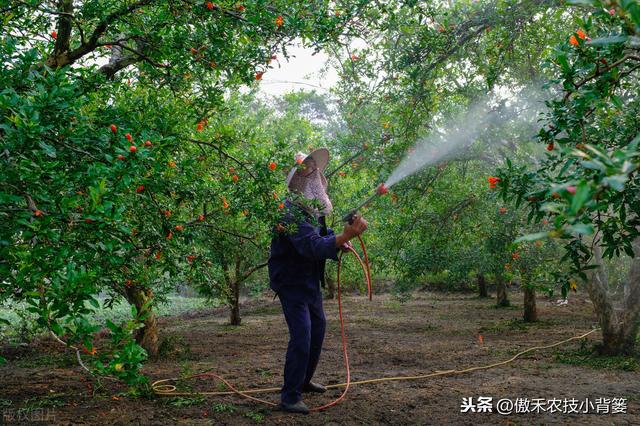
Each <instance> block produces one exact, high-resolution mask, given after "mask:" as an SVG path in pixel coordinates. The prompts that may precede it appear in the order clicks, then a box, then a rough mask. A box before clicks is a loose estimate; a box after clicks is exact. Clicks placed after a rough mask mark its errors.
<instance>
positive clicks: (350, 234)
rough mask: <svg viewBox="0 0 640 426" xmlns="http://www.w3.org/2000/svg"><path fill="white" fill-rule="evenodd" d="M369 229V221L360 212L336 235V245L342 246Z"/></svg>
mask: <svg viewBox="0 0 640 426" xmlns="http://www.w3.org/2000/svg"><path fill="white" fill-rule="evenodd" d="M366 230H367V221H366V220H364V218H363V217H362V216H360V215H358V214H356V215H354V216H353V222H352V223H348V224H346V225H345V226H344V230H343V231H342V234H340V235H337V236H336V247H340V248H341V247H342V245H343V244H345V243H347V242H349V240H350V239H352V238H355V237H357V236H358V235H361V234H362V233H363V232H364V231H366Z"/></svg>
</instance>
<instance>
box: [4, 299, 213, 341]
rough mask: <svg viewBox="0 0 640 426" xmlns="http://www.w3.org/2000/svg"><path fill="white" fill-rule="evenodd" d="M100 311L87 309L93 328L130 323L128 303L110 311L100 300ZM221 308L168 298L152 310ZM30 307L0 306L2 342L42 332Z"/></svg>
mask: <svg viewBox="0 0 640 426" xmlns="http://www.w3.org/2000/svg"><path fill="white" fill-rule="evenodd" d="M98 302H99V304H100V307H99V308H98V309H95V308H94V307H93V306H91V305H90V304H89V303H88V302H87V303H85V306H86V307H87V308H88V309H92V310H94V312H93V313H92V314H91V315H89V316H88V317H87V320H88V321H89V322H90V323H91V324H98V325H104V324H105V322H106V320H107V319H109V320H111V321H113V322H115V323H116V324H118V323H120V322H122V321H127V320H130V319H131V306H130V305H129V303H127V302H126V301H124V299H120V300H118V301H117V302H115V303H114V304H113V306H112V307H111V308H108V307H106V306H105V303H106V298H101V297H99V298H98ZM218 306H221V303H220V301H218V300H217V299H216V300H214V301H209V302H208V301H207V299H206V298H204V297H182V296H175V295H173V296H167V297H166V301H164V302H158V303H157V304H155V306H154V307H153V308H154V310H155V312H156V314H157V315H158V316H160V317H162V316H174V315H180V314H182V313H184V312H193V311H197V310H203V309H208V308H214V307H218ZM27 307H28V305H27V304H26V303H24V302H16V301H13V300H10V299H9V300H6V301H4V305H0V318H4V319H6V320H8V321H9V322H10V324H11V326H0V340H2V339H6V340H8V341H12V340H16V341H30V340H31V338H33V337H35V336H36V335H37V334H39V333H40V332H41V331H42V330H41V328H40V327H36V326H35V319H36V316H35V315H34V314H32V313H30V312H27V311H26V308H27Z"/></svg>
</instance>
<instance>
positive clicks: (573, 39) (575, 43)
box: [569, 36, 580, 46]
mask: <svg viewBox="0 0 640 426" xmlns="http://www.w3.org/2000/svg"><path fill="white" fill-rule="evenodd" d="M569 44H571V45H573V46H579V45H580V43H579V42H578V39H577V38H576V36H571V37H569Z"/></svg>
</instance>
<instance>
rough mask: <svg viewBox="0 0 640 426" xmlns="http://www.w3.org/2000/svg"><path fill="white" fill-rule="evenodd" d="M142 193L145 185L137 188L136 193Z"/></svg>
mask: <svg viewBox="0 0 640 426" xmlns="http://www.w3.org/2000/svg"><path fill="white" fill-rule="evenodd" d="M142 191H144V185H140V186H139V187H137V188H136V192H137V193H138V194H139V193H141V192H142Z"/></svg>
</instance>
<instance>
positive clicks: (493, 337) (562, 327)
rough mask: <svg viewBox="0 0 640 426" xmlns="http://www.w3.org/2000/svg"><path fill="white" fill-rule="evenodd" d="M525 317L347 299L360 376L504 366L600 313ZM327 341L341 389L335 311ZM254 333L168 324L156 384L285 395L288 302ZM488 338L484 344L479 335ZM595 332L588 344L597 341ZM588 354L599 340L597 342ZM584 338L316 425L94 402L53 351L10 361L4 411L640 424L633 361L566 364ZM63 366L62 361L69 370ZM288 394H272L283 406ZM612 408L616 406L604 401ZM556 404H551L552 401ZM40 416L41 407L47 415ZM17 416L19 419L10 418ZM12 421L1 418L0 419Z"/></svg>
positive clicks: (231, 402)
mask: <svg viewBox="0 0 640 426" xmlns="http://www.w3.org/2000/svg"><path fill="white" fill-rule="evenodd" d="M512 300H513V301H515V303H516V305H518V306H516V307H515V308H510V309H500V310H499V309H495V308H493V301H492V300H490V299H477V298H475V297H474V296H472V295H462V294H441V293H418V294H416V295H415V296H414V298H413V300H411V301H409V302H407V303H405V304H400V303H399V302H397V301H396V300H394V299H392V298H391V297H390V296H386V295H385V296H376V297H375V299H374V301H373V302H368V301H367V300H366V298H364V297H357V296H353V297H347V298H346V300H345V301H344V305H345V315H346V318H347V327H348V328H347V334H348V338H349V354H350V359H351V368H352V379H353V380H362V379H368V378H374V377H379V376H396V375H415V374H424V373H427V372H431V371H434V370H448V369H452V368H462V367H468V366H474V365H483V364H489V363H493V362H496V361H499V360H504V359H507V358H509V357H511V356H512V355H514V354H515V353H516V352H519V351H521V350H523V349H526V348H528V347H530V346H535V345H542V344H548V343H552V342H555V341H559V340H562V339H565V338H568V337H571V336H573V335H577V334H580V333H583V332H585V331H588V330H589V329H590V328H591V327H592V325H594V324H595V317H594V315H593V313H592V309H591V306H590V303H589V302H588V300H586V299H585V298H584V296H581V295H578V297H574V298H573V299H572V300H571V304H570V305H569V306H563V307H558V306H554V305H552V304H551V303H549V302H547V301H546V299H543V298H540V299H539V300H538V308H539V314H540V315H539V316H540V318H541V321H540V322H539V323H538V324H536V325H525V324H523V323H522V322H521V321H519V318H520V316H521V311H520V306H519V305H520V300H521V296H520V295H519V294H514V295H512ZM325 310H326V313H327V318H328V327H327V335H326V340H325V346H324V350H323V354H322V359H321V362H320V366H319V368H318V372H317V375H316V377H317V379H318V381H320V382H322V383H325V384H331V383H338V382H342V381H343V380H344V371H343V367H342V358H341V352H340V330H339V323H338V321H337V303H336V302H335V301H330V302H326V303H325ZM243 314H244V319H243V325H242V326H240V327H230V326H227V325H225V323H226V321H227V317H226V312H224V311H219V312H216V313H214V312H207V313H201V314H193V315H188V316H187V315H185V316H182V317H172V318H163V319H162V320H161V330H162V331H163V337H165V338H166V337H168V342H170V344H168V345H166V347H165V351H166V353H167V354H168V358H167V359H165V360H162V361H157V362H149V363H147V364H146V366H145V368H144V371H145V373H146V374H147V375H149V377H150V378H152V379H154V380H155V379H159V378H166V377H175V376H179V375H180V374H184V373H194V372H198V371H201V370H204V369H208V368H211V367H214V366H215V367H216V371H217V372H218V373H219V374H222V375H223V376H225V377H226V378H227V379H228V380H230V381H231V382H233V383H235V384H237V385H238V386H242V387H244V388H249V387H255V386H260V387H263V386H279V385H280V383H281V372H282V363H283V357H284V351H285V348H286V342H287V332H286V326H285V322H284V319H283V317H282V314H281V311H280V306H279V303H278V301H277V300H276V301H272V300H267V299H265V300H263V301H261V302H260V303H258V304H255V303H252V307H251V308H248V309H245V312H243ZM479 334H482V336H483V343H480V342H479V338H478V335H479ZM598 338H599V335H598V333H595V334H593V335H591V336H590V339H589V340H591V341H594V340H597V339H598ZM589 344H590V343H589ZM580 346H581V343H580V342H577V341H576V342H571V343H570V344H568V345H566V346H563V347H562V348H559V349H557V350H555V349H551V350H547V351H544V352H536V353H533V354H528V355H525V356H524V357H523V359H519V360H517V361H515V362H513V363H511V364H509V365H507V366H504V367H499V368H496V369H492V370H485V371H478V372H474V373H471V374H465V375H459V376H453V377H439V378H433V379H427V380H423V381H410V382H391V383H382V384H374V385H362V386H354V387H352V389H351V390H350V392H349V394H348V396H347V399H346V400H345V401H344V402H342V403H341V404H339V405H338V406H336V407H334V408H332V409H329V410H327V411H324V412H321V413H314V414H311V415H309V416H292V415H288V414H285V413H281V412H275V411H271V410H269V409H268V408H265V407H263V406H260V405H257V404H254V403H251V402H244V401H242V400H240V399H238V398H235V397H224V398H217V399H212V398H208V399H206V398H201V399H198V398H179V399H167V398H160V399H156V400H146V399H138V400H133V399H129V398H127V397H119V396H117V395H118V392H122V391H123V388H122V387H117V386H114V385H111V384H110V383H105V386H106V387H105V388H103V389H102V390H100V391H99V392H97V394H96V396H94V397H91V392H90V389H95V388H96V385H95V383H93V384H92V383H90V382H87V381H81V376H82V375H81V374H79V369H78V367H77V366H75V365H74V362H73V358H72V357H71V356H70V355H65V354H63V353H61V352H60V351H59V349H58V347H57V346H55V345H54V344H53V343H50V342H49V343H47V342H42V343H41V344H40V345H39V347H38V348H37V350H36V351H34V350H33V349H31V350H29V349H25V351H24V353H22V354H20V353H13V354H8V355H9V357H10V358H13V360H12V361H10V362H9V363H8V364H7V365H6V366H3V367H1V368H0V375H1V377H2V389H1V390H0V402H2V404H3V405H4V407H0V408H2V409H3V410H4V411H3V412H4V413H5V422H7V423H9V424H11V422H10V421H7V419H6V413H7V412H8V413H12V411H10V410H13V413H14V414H15V413H16V410H17V409H18V408H19V407H30V408H31V409H32V412H31V416H32V418H31V420H37V419H36V418H34V417H33V416H34V415H36V414H37V413H39V414H40V415H41V416H45V415H49V421H48V423H51V424H103V423H108V424H123V425H125V424H126V425H130V424H145V425H146V424H158V425H160V424H162V425H164V424H190V425H191V424H213V423H215V424H234V425H235V424H255V423H258V422H261V423H265V424H298V423H300V422H304V423H305V424H314V425H316V424H323V425H325V424H363V425H364V424H366V425H369V424H434V425H443V424H459V425H476V424H500V425H504V424H589V425H611V424H640V397H639V396H640V380H639V379H640V374H639V373H638V370H637V368H635V367H634V366H633V365H632V366H631V367H634V368H631V367H630V368H628V369H629V370H635V371H625V370H623V369H620V368H606V369H602V368H594V367H592V366H588V365H569V364H566V363H561V362H559V361H558V358H559V357H568V358H570V359H573V358H576V359H578V358H579V357H577V356H576V355H575V351H576V350H578V349H579V348H580ZM60 363H62V364H63V365H60ZM188 385H189V386H191V387H192V390H201V391H204V390H214V389H215V388H216V384H215V383H212V382H211V381H207V380H197V381H193V382H190V383H189V384H188ZM338 394H339V391H338V390H331V391H329V392H327V394H324V395H321V396H312V397H308V398H307V402H308V404H309V405H311V406H315V405H320V404H323V403H326V402H327V401H329V400H331V399H332V398H335V397H336V396H337V395H338ZM277 397H278V396H277V394H270V395H266V396H265V398H268V399H270V400H272V401H277ZM463 397H473V399H474V401H475V400H477V398H478V397H492V398H493V402H494V403H495V402H496V401H497V400H499V399H510V400H511V401H514V402H515V399H516V398H523V399H524V398H526V399H528V400H529V401H530V403H531V405H530V406H529V408H530V409H532V408H533V402H534V401H533V400H535V399H536V398H538V399H539V398H541V399H543V401H544V403H545V404H548V401H547V400H552V399H559V400H564V399H565V398H568V399H572V398H575V399H576V400H577V403H578V404H579V403H580V401H584V400H585V399H588V400H589V401H591V402H592V403H594V404H595V403H596V402H597V401H596V400H597V398H626V399H627V412H628V414H596V413H595V412H596V409H595V407H594V408H592V409H589V411H590V412H591V413H592V414H565V413H563V412H562V406H561V411H560V412H555V413H550V412H540V413H528V414H522V413H518V414H511V415H509V416H506V415H501V414H497V413H495V409H496V407H495V405H494V406H493V410H494V412H493V413H472V412H467V413H461V404H462V400H463ZM607 405H609V404H607ZM545 407H548V405H545ZM38 410H39V411H38ZM9 420H10V419H9ZM0 423H1V422H0Z"/></svg>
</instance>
